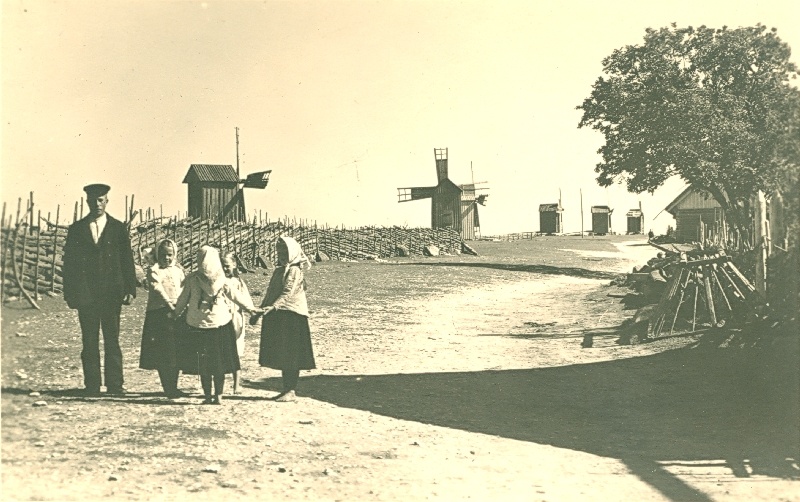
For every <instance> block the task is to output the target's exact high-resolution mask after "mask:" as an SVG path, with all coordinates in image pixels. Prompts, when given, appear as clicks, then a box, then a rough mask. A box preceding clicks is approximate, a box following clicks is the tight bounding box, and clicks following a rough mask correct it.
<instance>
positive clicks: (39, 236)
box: [22, 210, 42, 298]
mask: <svg viewBox="0 0 800 502" xmlns="http://www.w3.org/2000/svg"><path fill="white" fill-rule="evenodd" d="M36 217H37V223H38V227H39V228H38V230H37V231H36V262H35V263H36V264H35V265H34V266H33V297H34V298H38V296H39V253H40V252H41V245H42V211H41V210H39V211H38V212H37V213H36ZM22 256H23V259H24V257H25V255H24V254H23V255H22Z"/></svg>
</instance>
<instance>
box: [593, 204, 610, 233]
mask: <svg viewBox="0 0 800 502" xmlns="http://www.w3.org/2000/svg"><path fill="white" fill-rule="evenodd" d="M591 212H592V233H593V234H594V235H606V234H610V233H611V230H612V227H611V213H613V212H614V210H613V209H611V208H610V207H608V206H592V209H591Z"/></svg>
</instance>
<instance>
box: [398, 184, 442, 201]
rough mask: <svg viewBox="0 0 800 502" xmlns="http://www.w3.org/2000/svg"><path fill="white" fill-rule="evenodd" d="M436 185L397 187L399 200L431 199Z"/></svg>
mask: <svg viewBox="0 0 800 502" xmlns="http://www.w3.org/2000/svg"><path fill="white" fill-rule="evenodd" d="M434 191H436V187H409V188H398V189H397V202H408V201H410V200H420V199H430V198H431V197H433V193H434Z"/></svg>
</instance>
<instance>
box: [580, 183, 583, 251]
mask: <svg viewBox="0 0 800 502" xmlns="http://www.w3.org/2000/svg"><path fill="white" fill-rule="evenodd" d="M579 190H580V193H581V239H583V188H579Z"/></svg>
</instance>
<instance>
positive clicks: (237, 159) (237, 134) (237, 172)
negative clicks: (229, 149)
mask: <svg viewBox="0 0 800 502" xmlns="http://www.w3.org/2000/svg"><path fill="white" fill-rule="evenodd" d="M236 179H237V180H240V179H242V178H241V176H239V128H238V127H237V128H236Z"/></svg>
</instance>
